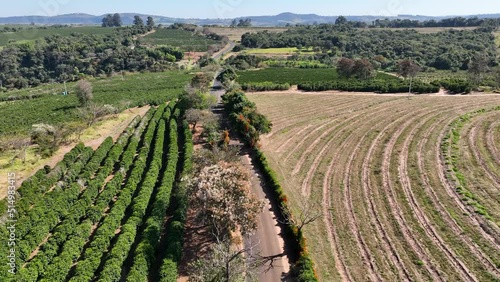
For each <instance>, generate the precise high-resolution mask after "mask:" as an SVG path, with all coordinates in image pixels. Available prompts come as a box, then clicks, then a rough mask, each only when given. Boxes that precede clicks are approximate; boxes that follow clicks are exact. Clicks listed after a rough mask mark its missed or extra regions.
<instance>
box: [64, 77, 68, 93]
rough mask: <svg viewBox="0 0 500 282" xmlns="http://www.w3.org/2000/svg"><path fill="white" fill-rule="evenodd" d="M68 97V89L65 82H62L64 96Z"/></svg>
mask: <svg viewBox="0 0 500 282" xmlns="http://www.w3.org/2000/svg"><path fill="white" fill-rule="evenodd" d="M67 95H68V88H67V87H66V80H65V81H64V96H67Z"/></svg>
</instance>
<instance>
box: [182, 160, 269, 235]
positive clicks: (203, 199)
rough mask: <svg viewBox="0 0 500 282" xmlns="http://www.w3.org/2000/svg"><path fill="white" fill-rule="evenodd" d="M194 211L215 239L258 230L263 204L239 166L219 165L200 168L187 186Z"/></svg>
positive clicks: (247, 176)
mask: <svg viewBox="0 0 500 282" xmlns="http://www.w3.org/2000/svg"><path fill="white" fill-rule="evenodd" d="M188 186H189V188H190V191H191V192H190V193H189V194H190V195H191V203H192V204H191V205H192V207H193V210H196V211H199V213H198V215H197V217H198V219H199V220H200V221H201V222H202V223H204V224H206V225H207V226H210V228H211V229H212V232H213V233H214V235H215V238H217V239H221V238H226V236H228V234H229V233H230V232H235V231H236V230H238V229H239V231H240V232H241V233H242V234H243V235H247V234H250V233H251V232H252V231H253V230H255V229H256V228H257V222H258V219H259V213H260V211H261V209H262V203H261V202H260V201H259V200H258V199H257V198H256V197H255V195H253V194H252V192H251V189H250V181H249V175H248V172H246V171H245V170H244V169H243V168H242V167H241V166H240V165H239V164H236V163H234V164H233V163H226V162H219V163H218V164H216V165H213V166H209V167H205V168H203V169H202V170H201V171H200V172H199V174H198V175H196V177H194V178H193V179H192V181H190V182H189V184H188Z"/></svg>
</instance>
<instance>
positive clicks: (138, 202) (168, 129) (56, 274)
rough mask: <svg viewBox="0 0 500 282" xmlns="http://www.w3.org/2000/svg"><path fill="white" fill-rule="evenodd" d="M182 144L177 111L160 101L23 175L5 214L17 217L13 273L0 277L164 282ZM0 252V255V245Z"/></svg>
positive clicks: (175, 246) (182, 197)
mask: <svg viewBox="0 0 500 282" xmlns="http://www.w3.org/2000/svg"><path fill="white" fill-rule="evenodd" d="M191 140H192V137H191V132H190V130H189V129H188V126H187V123H182V122H181V113H180V111H179V109H177V108H176V107H175V105H174V103H173V102H171V103H170V104H169V105H168V106H167V104H165V103H162V104H161V105H160V106H158V107H157V108H151V110H150V111H149V112H148V113H146V115H145V116H144V117H143V118H142V119H141V118H139V117H137V118H136V119H134V121H132V123H131V124H130V125H129V127H128V128H127V129H126V130H125V131H124V132H123V133H122V135H121V136H120V137H119V138H118V140H117V141H116V142H113V139H112V138H111V137H110V138H108V139H106V140H105V141H104V142H103V143H102V144H101V146H100V147H99V148H97V149H96V150H95V151H94V150H92V148H89V147H84V146H83V145H82V144H80V145H77V146H76V147H75V148H74V149H73V150H72V151H71V152H69V153H68V154H67V155H66V156H65V157H64V159H63V160H62V161H61V162H60V163H59V164H57V165H56V166H55V167H54V168H52V169H51V168H50V167H46V168H44V169H42V170H40V171H38V172H37V173H36V174H35V175H34V176H33V177H31V178H30V179H28V180H26V181H24V182H23V183H22V185H21V187H19V189H18V193H19V197H18V198H17V202H16V203H15V207H16V210H17V212H14V213H12V212H9V213H8V215H7V217H9V218H10V219H17V220H18V221H17V223H16V230H15V236H16V239H17V241H16V242H17V244H16V256H15V259H16V265H17V269H16V271H17V273H16V275H15V276H13V275H9V272H8V271H7V269H8V265H7V264H3V265H2V266H1V268H2V269H1V271H0V281H120V280H127V281H148V277H149V278H150V279H151V281H173V280H172V277H175V278H176V277H177V262H178V261H179V260H180V254H181V250H182V249H181V248H182V244H181V240H182V238H181V237H182V235H181V234H182V230H183V222H184V218H185V213H186V194H185V192H184V190H183V189H182V188H180V187H179V185H178V180H179V179H180V178H181V177H182V176H183V175H185V173H187V172H188V171H189V170H190V167H191V154H192V148H193V146H192V141H191ZM10 203H11V202H10ZM11 204H12V203H11ZM1 230H2V231H1V232H2V234H1V235H2V236H3V237H4V238H8V236H9V231H8V230H7V229H6V228H2V229H1ZM11 232H12V231H11ZM0 248H1V250H2V255H0V256H1V258H2V259H3V260H4V261H7V258H6V256H7V255H8V254H9V249H8V248H9V247H8V246H7V244H2V245H1V246H0ZM158 250H162V251H161V252H159V251H158ZM174 280H175V279H174Z"/></svg>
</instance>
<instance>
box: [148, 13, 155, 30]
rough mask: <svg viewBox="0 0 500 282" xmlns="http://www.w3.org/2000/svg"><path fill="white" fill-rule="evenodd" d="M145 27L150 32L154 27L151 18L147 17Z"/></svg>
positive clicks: (153, 21)
mask: <svg viewBox="0 0 500 282" xmlns="http://www.w3.org/2000/svg"><path fill="white" fill-rule="evenodd" d="M146 25H147V26H148V28H149V29H150V30H151V29H153V28H154V27H155V20H154V19H153V17H151V16H150V17H148V21H147V22H146Z"/></svg>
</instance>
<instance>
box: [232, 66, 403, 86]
mask: <svg viewBox="0 0 500 282" xmlns="http://www.w3.org/2000/svg"><path fill="white" fill-rule="evenodd" d="M238 76H239V77H238V82H239V83H254V82H266V81H269V82H274V83H289V84H292V85H296V84H300V83H306V82H320V81H332V80H345V79H344V78H341V77H340V76H339V74H338V73H337V71H336V70H335V69H331V68H329V69H327V68H320V69H308V68H304V69H301V68H267V69H260V70H250V71H241V72H238ZM376 79H380V80H388V81H398V80H399V79H398V78H396V77H394V76H391V75H388V74H384V73H378V74H377V77H376Z"/></svg>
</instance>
